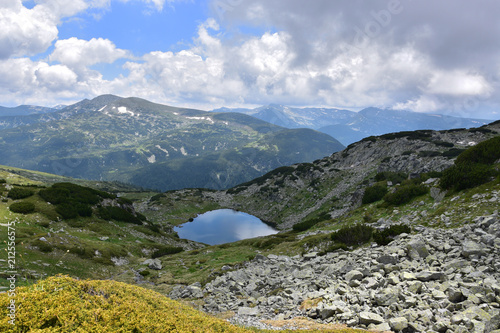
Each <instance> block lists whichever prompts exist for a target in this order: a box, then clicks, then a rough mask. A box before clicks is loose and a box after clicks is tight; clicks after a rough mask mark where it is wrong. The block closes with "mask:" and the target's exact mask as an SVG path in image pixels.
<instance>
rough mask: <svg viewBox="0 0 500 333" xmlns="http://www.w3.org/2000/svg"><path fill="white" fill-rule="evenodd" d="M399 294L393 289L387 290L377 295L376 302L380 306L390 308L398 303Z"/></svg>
mask: <svg viewBox="0 0 500 333" xmlns="http://www.w3.org/2000/svg"><path fill="white" fill-rule="evenodd" d="M398 296H399V292H398V291H397V290H396V289H393V288H385V289H383V290H382V291H381V292H380V293H378V294H376V295H375V302H376V303H377V305H379V306H389V305H391V304H393V303H396V302H397V301H398Z"/></svg>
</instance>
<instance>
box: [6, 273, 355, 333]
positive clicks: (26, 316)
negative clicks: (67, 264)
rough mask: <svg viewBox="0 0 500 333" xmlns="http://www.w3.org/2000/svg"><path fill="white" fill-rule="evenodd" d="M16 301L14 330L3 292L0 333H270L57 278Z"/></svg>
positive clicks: (155, 296)
mask: <svg viewBox="0 0 500 333" xmlns="http://www.w3.org/2000/svg"><path fill="white" fill-rule="evenodd" d="M14 299H15V302H16V303H15V304H16V316H15V325H11V324H10V323H9V319H10V318H9V317H8V313H9V308H8V305H9V302H10V298H9V296H8V294H7V293H3V294H1V295H0V307H1V310H0V315H1V318H0V330H1V331H2V332H28V331H30V332H34V331H36V332H72V331H75V332H76V331H78V332H80V331H81V332H110V333H111V332H113V333H114V332H179V333H184V332H186V333H187V332H199V331H200V329H202V330H203V332H207V333H210V332H217V333H221V332H227V333H230V332H234V333H246V332H270V331H268V330H255V329H246V328H243V327H237V326H234V325H231V324H229V323H228V322H226V321H224V320H222V319H217V318H215V317H212V316H210V315H207V314H204V313H202V312H200V311H197V310H195V309H193V308H192V307H190V306H187V305H183V304H181V303H179V302H176V301H173V300H171V299H169V298H167V297H165V296H163V295H161V294H159V293H157V292H154V291H151V290H148V289H144V288H141V287H137V286H132V285H129V284H125V283H121V282H116V281H97V280H76V279H72V278H70V277H67V276H55V277H50V278H48V279H45V280H42V281H39V282H37V283H36V284H34V285H32V286H29V287H19V288H17V290H16V296H15V298H14ZM285 332H298V331H290V330H288V331H285ZM318 332H325V333H326V332H330V333H349V332H352V333H355V332H361V331H360V330H352V329H340V330H333V329H332V330H328V329H325V330H319V331H318Z"/></svg>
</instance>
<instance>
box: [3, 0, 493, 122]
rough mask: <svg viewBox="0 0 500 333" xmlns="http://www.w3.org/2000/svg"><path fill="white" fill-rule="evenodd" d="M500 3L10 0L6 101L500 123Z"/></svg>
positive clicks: (5, 49) (460, 0) (5, 45)
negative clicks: (121, 101) (271, 108)
mask: <svg viewBox="0 0 500 333" xmlns="http://www.w3.org/2000/svg"><path fill="white" fill-rule="evenodd" d="M498 13H500V1H496V0H475V1H470V0H440V1H435V0H419V1H416V0H345V1H341V0H334V1H333V0H314V1H306V0H30V1H21V0H0V105H3V106H16V105H20V104H30V105H42V106H54V105H58V104H71V103H74V102H77V101H79V100H82V99H84V98H93V97H96V96H98V95H102V94H115V95H118V96H123V97H132V96H133V97H140V98H144V99H147V100H150V101H153V102H157V103H162V104H168V105H173V106H179V107H195V108H199V109H204V110H211V109H215V108H218V107H255V106H260V105H267V104H271V103H275V104H284V105H288V106H296V107H301V106H319V107H332V108H346V109H350V110H360V109H363V108H365V107H372V106H374V107H380V108H391V109H402V110H411V111H416V112H427V113H441V114H449V115H454V116H463V117H474V118H484V119H500V112H499V110H500V108H499V107H500V83H499V76H500V38H499V36H500V15H498Z"/></svg>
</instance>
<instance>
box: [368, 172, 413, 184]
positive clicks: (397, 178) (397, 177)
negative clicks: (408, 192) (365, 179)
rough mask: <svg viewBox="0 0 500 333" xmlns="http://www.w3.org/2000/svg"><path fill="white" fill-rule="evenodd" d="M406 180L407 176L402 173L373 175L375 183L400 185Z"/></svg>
mask: <svg viewBox="0 0 500 333" xmlns="http://www.w3.org/2000/svg"><path fill="white" fill-rule="evenodd" d="M407 178H408V175H407V174H406V173H404V172H392V171H383V172H379V173H377V174H376V175H375V180H376V181H377V182H380V181H383V180H387V181H391V182H392V183H393V184H398V183H402V182H403V181H404V180H406V179H407Z"/></svg>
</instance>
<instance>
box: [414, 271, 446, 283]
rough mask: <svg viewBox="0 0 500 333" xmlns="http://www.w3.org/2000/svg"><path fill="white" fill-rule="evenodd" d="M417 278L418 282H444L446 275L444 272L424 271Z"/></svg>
mask: <svg viewBox="0 0 500 333" xmlns="http://www.w3.org/2000/svg"><path fill="white" fill-rule="evenodd" d="M415 277H416V278H417V280H420V281H423V282H427V281H433V280H442V279H444V277H445V275H444V273H443V272H432V271H422V272H419V273H417V274H416V275H415Z"/></svg>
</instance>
